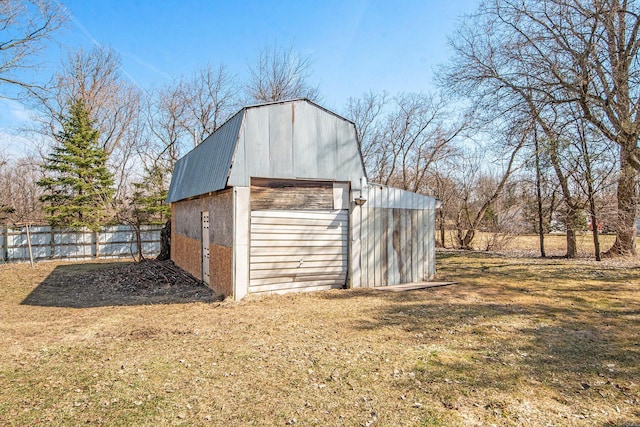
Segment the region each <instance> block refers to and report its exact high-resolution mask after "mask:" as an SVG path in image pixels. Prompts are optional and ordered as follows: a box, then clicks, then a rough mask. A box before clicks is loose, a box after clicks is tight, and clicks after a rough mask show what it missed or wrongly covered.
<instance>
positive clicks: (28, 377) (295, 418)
mask: <svg viewBox="0 0 640 427" xmlns="http://www.w3.org/2000/svg"><path fill="white" fill-rule="evenodd" d="M56 267H58V268H56ZM60 267H63V268H60ZM103 267H104V265H101V264H91V263H90V264H85V265H82V266H79V265H76V266H72V267H66V266H64V265H62V264H56V263H41V264H37V266H36V268H33V269H32V268H30V267H29V266H28V265H9V266H6V265H5V266H0V346H1V348H2V351H1V353H0V424H3V425H16V426H23V425H35V424H38V423H40V424H48V425H81V424H82V425H94V424H106V425H123V426H124V425H199V424H201V425H285V424H287V423H289V424H294V425H321V426H325V425H344V426H354V425H379V426H392V425H421V426H437V425H443V426H448V425H493V424H495V425H537V426H546V425H558V426H582V425H585V426H586V425H589V426H591V425H597V426H622V425H638V424H640V402H639V401H640V380H639V378H640V342H639V341H640V340H639V339H638V337H639V336H640V286H639V283H640V267H639V264H638V263H637V262H635V261H627V263H626V264H625V265H623V266H621V265H620V264H614V263H601V264H596V263H595V262H592V261H587V260H580V261H574V262H567V261H564V260H538V259H527V258H519V259H513V258H506V257H500V256H491V255H488V254H478V253H461V252H441V253H439V255H438V267H439V275H440V277H441V278H443V279H450V280H456V281H459V284H458V285H453V286H449V287H442V288H432V289H429V290H422V291H411V292H400V293H392V292H382V291H377V290H347V291H329V292H319V293H313V294H297V295H293V294H290V295H286V296H273V297H267V298H264V299H261V300H251V299H249V300H246V301H243V302H240V303H228V302H224V303H219V302H218V303H204V302H191V303H184V304H177V303H175V304H149V305H130V306H126V305H125V306H101V307H91V308H67V307H43V306H35V305H25V304H22V302H23V301H24V300H25V299H26V298H27V297H28V296H29V295H30V294H31V293H33V292H34V290H37V288H38V287H39V285H40V284H41V283H43V281H45V279H46V278H47V276H49V275H51V274H61V272H65V273H67V274H68V280H70V281H72V280H73V277H74V271H82V270H84V269H93V268H103ZM143 302H144V301H141V304H142V303H143Z"/></svg>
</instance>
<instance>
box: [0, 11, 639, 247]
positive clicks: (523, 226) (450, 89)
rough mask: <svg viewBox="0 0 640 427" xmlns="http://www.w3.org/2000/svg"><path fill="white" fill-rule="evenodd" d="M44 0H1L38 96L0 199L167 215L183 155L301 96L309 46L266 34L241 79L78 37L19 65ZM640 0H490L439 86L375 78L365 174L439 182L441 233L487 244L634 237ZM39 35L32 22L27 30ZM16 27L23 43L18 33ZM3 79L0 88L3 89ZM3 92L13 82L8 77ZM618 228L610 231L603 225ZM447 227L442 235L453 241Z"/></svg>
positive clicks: (53, 23) (44, 207) (130, 217)
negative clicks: (400, 89) (260, 111)
mask: <svg viewBox="0 0 640 427" xmlns="http://www.w3.org/2000/svg"><path fill="white" fill-rule="evenodd" d="M57 4H58V3H56V2H49V1H46V0H38V1H34V2H27V1H21V0H9V1H8V2H2V3H0V22H1V23H4V25H5V26H6V27H7V28H11V29H12V30H11V34H13V35H14V38H11V39H10V40H8V41H7V40H0V61H1V62H0V96H7V97H8V96H9V95H8V93H10V91H8V90H7V91H3V88H7V87H12V88H15V87H19V88H22V91H21V92H20V93H21V95H20V96H21V100H22V102H25V103H27V104H28V105H29V107H30V108H32V109H34V110H36V111H37V112H38V114H37V116H36V117H35V119H34V124H33V127H32V129H30V131H31V135H32V136H34V135H39V136H40V137H41V138H42V139H43V140H45V141H53V143H52V144H46V145H44V146H43V148H42V152H41V153H39V154H38V155H35V156H31V157H25V158H20V159H11V161H9V160H10V159H9V158H8V157H7V156H1V157H0V216H2V217H4V219H5V220H9V221H14V222H21V221H27V220H29V221H34V220H42V221H45V220H46V221H48V222H51V223H54V224H61V225H84V226H87V227H90V228H91V227H96V226H98V225H99V224H103V223H107V222H109V221H117V222H123V221H124V222H126V223H129V224H132V225H134V226H138V227H139V225H140V224H142V223H145V222H146V223H148V222H159V223H162V222H164V221H166V220H167V219H168V216H169V210H168V207H167V206H166V204H165V201H164V200H165V198H166V194H167V190H168V183H169V180H170V177H171V171H172V170H173V167H174V165H175V162H176V161H177V160H178V159H179V158H180V157H181V156H183V155H184V154H185V153H186V152H187V151H188V150H190V149H191V148H193V147H195V146H196V145H197V144H199V143H200V142H202V141H203V140H204V139H205V138H206V137H207V136H208V135H209V134H211V133H212V132H213V131H215V130H216V129H217V128H218V127H220V126H221V125H222V124H223V123H224V122H225V120H227V119H228V118H229V117H230V116H231V114H233V113H234V112H236V111H237V110H238V109H239V108H240V107H242V106H243V105H247V104H253V103H261V102H271V101H279V100H285V99H292V98H300V97H306V98H309V99H312V100H315V101H319V100H321V94H320V88H319V87H318V86H315V85H313V84H311V83H310V78H311V71H312V63H311V61H310V59H309V58H308V57H303V56H299V55H298V54H297V53H296V51H295V50H294V49H293V47H282V46H278V45H272V46H267V47H265V48H263V49H262V50H260V51H259V52H258V55H257V57H256V59H255V61H254V62H253V63H251V64H249V65H248V70H247V76H248V77H247V78H246V79H245V80H241V79H239V78H238V77H237V76H235V75H234V74H232V73H231V72H230V71H229V70H228V68H227V67H226V66H225V65H224V64H222V63H220V64H209V65H206V66H205V67H203V68H201V69H198V70H194V72H193V73H192V74H191V75H188V76H181V77H176V78H175V79H174V80H173V81H172V82H171V83H169V84H166V85H163V86H159V87H155V88H152V89H150V90H148V91H142V90H141V89H140V88H138V87H137V86H136V85H134V84H133V83H132V82H131V81H129V80H128V79H127V78H125V76H123V74H122V71H121V64H120V58H119V57H118V55H117V54H116V53H115V52H114V51H113V50H111V49H109V48H98V47H96V48H93V49H92V50H89V51H85V50H72V51H70V53H69V55H68V57H67V58H66V60H65V61H64V63H63V64H61V65H60V68H59V70H57V71H56V72H55V73H54V74H53V75H52V78H51V80H50V82H49V83H48V84H47V85H38V84H34V83H31V82H29V81H20V80H19V79H18V77H19V76H23V75H24V73H22V74H21V73H18V71H24V69H28V68H29V67H31V66H32V59H33V58H35V57H36V54H37V51H38V50H39V49H41V48H42V46H43V43H44V40H46V39H49V38H51V37H53V35H54V34H55V31H56V30H57V29H58V28H59V27H60V26H61V25H64V22H65V19H66V17H65V15H64V11H63V10H62V9H61V8H59V7H57V6H56V5H57ZM639 30H640V7H639V6H638V4H637V3H636V2H634V1H618V0H615V1H614V0H588V1H587V0H538V1H534V0H524V1H523V0H484V1H481V2H480V3H479V6H478V9H477V10H476V12H474V13H473V14H471V15H469V16H466V17H465V18H464V19H463V20H462V21H461V24H460V27H459V29H458V31H457V32H456V33H455V34H453V35H452V36H451V39H450V45H451V48H452V52H453V57H452V60H451V61H450V62H449V63H447V64H444V65H442V66H441V67H440V68H439V69H438V70H437V80H438V83H439V86H440V88H441V90H440V91H439V92H438V93H427V92H423V93H398V94H389V93H386V92H369V93H365V94H362V95H361V96H358V97H352V98H350V99H349V100H348V102H347V105H345V107H344V109H343V111H341V112H340V113H342V114H343V115H344V116H345V117H347V118H349V119H350V120H352V121H353V122H354V123H355V124H356V128H357V131H358V136H359V144H360V149H361V151H362V153H363V156H364V160H365V166H366V170H367V174H368V177H369V180H370V181H374V182H379V183H382V184H387V185H392V186H395V187H399V188H403V189H406V190H410V191H415V192H418V193H423V194H428V195H433V196H436V197H438V198H439V199H440V200H442V209H440V210H439V211H438V213H437V237H438V240H439V243H440V244H442V245H445V244H452V245H453V246H455V247H458V248H472V247H474V246H475V247H477V235H478V232H481V231H482V232H485V233H484V234H487V233H488V235H490V236H492V237H491V238H490V239H489V240H485V241H484V247H483V249H494V248H497V247H498V246H499V245H500V244H501V243H503V242H504V240H505V239H508V238H509V236H512V235H514V234H517V233H537V234H538V236H539V240H540V253H541V255H542V256H545V247H544V236H545V234H546V233H548V232H550V231H553V230H557V231H563V232H565V233H566V239H567V252H566V256H567V257H575V256H576V255H577V244H576V241H577V240H576V236H577V234H578V233H580V232H583V231H590V232H591V233H592V235H593V239H594V243H595V247H596V252H595V256H596V258H598V259H600V257H601V256H603V255H606V256H617V255H635V254H636V247H635V235H636V232H635V220H636V211H637V205H638V173H639V172H640V148H639V147H638V138H639V137H640V111H639V101H640V99H639V96H640V85H639V83H640V82H639V81H638V80H639V77H640V75H639V73H640V70H639V65H638V59H639V58H638V49H639V48H640V38H639V37H638V32H639ZM30 35H31V37H32V38H31V39H30ZM14 39H15V40H20V43H15V42H14ZM5 93H6V94H7V95H3V94H5ZM11 93H13V92H11ZM600 232H612V233H615V234H616V240H615V243H614V244H613V246H612V247H610V248H600V243H599V233H600ZM447 242H449V243H447Z"/></svg>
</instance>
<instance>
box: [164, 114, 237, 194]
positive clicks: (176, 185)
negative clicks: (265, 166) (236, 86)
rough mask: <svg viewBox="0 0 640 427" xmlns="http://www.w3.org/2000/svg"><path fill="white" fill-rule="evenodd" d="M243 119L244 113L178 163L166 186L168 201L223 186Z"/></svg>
mask: <svg viewBox="0 0 640 427" xmlns="http://www.w3.org/2000/svg"><path fill="white" fill-rule="evenodd" d="M243 117H244V110H242V111H240V112H239V113H237V114H236V115H235V116H233V117H232V118H231V119H229V120H228V121H227V122H226V123H225V124H224V125H222V126H221V127H220V128H219V129H218V130H217V131H215V132H214V133H212V134H211V135H209V137H207V139H205V140H204V141H203V142H202V143H201V144H200V145H198V146H197V147H195V148H194V149H193V150H191V151H190V152H189V153H187V154H186V155H185V156H184V157H182V158H181V159H180V160H178V162H177V163H176V166H175V168H174V171H173V176H172V178H171V185H170V186H169V194H168V196H167V201H168V202H176V201H178V200H182V199H186V198H189V197H193V196H198V195H201V194H206V193H210V192H213V191H218V190H222V189H224V188H225V187H226V185H227V177H228V176H229V169H230V168H231V163H232V160H233V156H234V153H235V150H236V143H237V141H238V133H239V130H240V126H241V124H242V120H243Z"/></svg>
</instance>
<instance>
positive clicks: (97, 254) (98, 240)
mask: <svg viewBox="0 0 640 427" xmlns="http://www.w3.org/2000/svg"><path fill="white" fill-rule="evenodd" d="M93 236H94V238H95V242H96V244H95V247H96V259H98V258H100V232H99V231H98V230H96V231H94V232H93Z"/></svg>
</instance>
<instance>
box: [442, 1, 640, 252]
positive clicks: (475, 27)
mask: <svg viewBox="0 0 640 427" xmlns="http://www.w3.org/2000/svg"><path fill="white" fill-rule="evenodd" d="M638 12H640V8H639V7H638V5H637V4H636V3H635V2H633V1H631V2H629V1H622V2H621V1H618V0H591V1H580V0H542V1H528V0H525V1H522V0H486V1H484V2H483V3H482V4H481V6H480V8H479V10H478V13H477V14H475V15H474V16H472V17H470V18H469V19H468V20H467V21H466V22H465V24H463V26H462V28H461V30H460V31H459V33H458V34H457V36H456V37H455V38H454V39H453V40H452V46H453V47H454V49H455V51H456V59H455V61H454V62H453V64H452V66H451V67H450V68H449V69H448V70H447V73H446V74H447V76H448V78H447V82H448V83H449V84H451V83H454V86H455V87H456V88H457V89H458V91H459V92H466V93H467V94H470V95H472V96H474V97H475V99H476V101H479V102H481V103H484V105H487V104H489V105H490V104H491V103H496V102H500V103H503V104H509V103H511V105H517V104H518V103H522V104H524V105H526V106H527V108H528V109H529V114H530V115H531V116H532V117H533V118H534V119H535V120H536V121H538V124H539V125H540V127H541V128H542V130H543V131H544V134H545V137H546V139H547V140H548V141H549V142H551V143H552V147H553V146H554V145H555V146H557V144H558V143H559V140H558V138H560V137H561V135H560V134H561V132H560V131H559V130H558V129H557V128H556V126H558V124H559V125H560V126H562V124H563V123H565V122H567V119H566V118H564V117H561V118H560V119H559V120H557V119H558V117H555V118H554V119H553V120H551V121H549V117H550V116H549V114H548V113H549V111H550V109H552V111H553V110H555V108H556V106H562V105H573V106H575V107H577V109H579V110H580V111H581V116H582V118H583V119H585V120H587V121H589V122H590V123H591V124H592V125H593V126H594V127H595V128H597V129H598V130H599V131H600V132H601V133H602V134H603V135H605V136H606V137H607V138H609V139H610V140H611V141H612V142H614V143H616V144H618V146H619V147H620V161H619V165H620V174H619V182H618V221H617V236H616V242H615V244H614V245H613V247H612V248H611V249H610V251H609V254H611V255H616V254H635V214H636V205H637V199H638V197H637V188H636V181H637V173H638V171H639V170H640V162H639V161H638V153H640V151H639V148H638V147H637V142H638V137H639V135H640V114H639V110H638V108H639V107H640V85H639V84H638V83H640V65H639V63H638V61H637V57H638V49H640V44H639V43H638V41H637V40H638V31H639V30H640V14H639V13H638ZM505 100H506V102H505ZM566 110H567V109H562V111H566ZM554 114H555V113H554ZM552 115H553V114H552ZM557 170H558V169H556V171H557ZM565 198H566V199H567V195H566V194H565ZM567 200H568V201H571V200H570V198H569V199H567Z"/></svg>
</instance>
